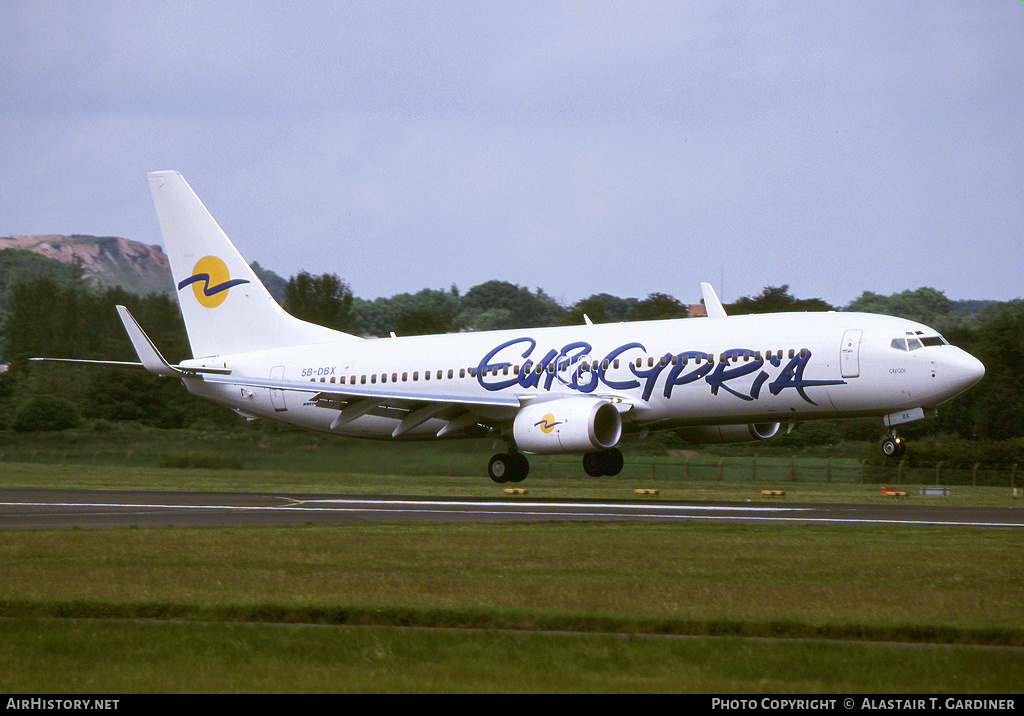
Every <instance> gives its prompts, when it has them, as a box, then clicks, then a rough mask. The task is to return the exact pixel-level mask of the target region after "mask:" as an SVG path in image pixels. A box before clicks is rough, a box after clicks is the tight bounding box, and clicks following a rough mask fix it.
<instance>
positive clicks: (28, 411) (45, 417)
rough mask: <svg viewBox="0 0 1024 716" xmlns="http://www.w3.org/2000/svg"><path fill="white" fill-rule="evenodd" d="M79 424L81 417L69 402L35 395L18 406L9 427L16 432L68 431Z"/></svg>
mask: <svg viewBox="0 0 1024 716" xmlns="http://www.w3.org/2000/svg"><path fill="white" fill-rule="evenodd" d="M81 422H82V416H81V415H80V414H79V412H78V408H76V407H75V404H74V403H72V402H71V401H70V400H68V399H66V398H59V397H57V396H53V395H37V396H35V397H33V398H29V399H28V400H26V401H24V402H23V403H22V404H21V405H19V406H18V409H17V410H16V411H15V413H14V420H13V421H12V422H11V427H12V428H14V429H15V430H16V431H18V432H33V431H39V430H68V429H70V428H77V427H78V426H79V424H81Z"/></svg>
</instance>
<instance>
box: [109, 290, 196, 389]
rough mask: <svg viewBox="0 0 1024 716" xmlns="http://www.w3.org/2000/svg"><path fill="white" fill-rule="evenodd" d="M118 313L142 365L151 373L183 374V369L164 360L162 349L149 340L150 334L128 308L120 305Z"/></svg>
mask: <svg viewBox="0 0 1024 716" xmlns="http://www.w3.org/2000/svg"><path fill="white" fill-rule="evenodd" d="M117 314H118V315H119V316H120V317H121V323H123V324H124V329H125V330H126V331H127V332H128V338H130V339H131V341H132V346H133V347H134V348H135V352H136V353H138V354H139V360H140V361H142V365H143V367H144V368H145V369H146V370H148V371H149V372H150V373H156V374H157V375H165V376H170V375H182V374H183V371H181V370H179V369H177V368H174V367H173V366H171V365H170V364H169V363H168V362H167V361H166V360H164V357H163V356H162V355H160V351H158V350H157V349H156V346H154V345H153V341H151V340H149V336H147V335H146V334H145V332H144V331H143V330H142V328H141V327H140V326H139V324H138V322H136V320H135V318H134V317H133V316H132V314H130V313H129V312H128V309H127V308H125V307H124V306H118V307H117Z"/></svg>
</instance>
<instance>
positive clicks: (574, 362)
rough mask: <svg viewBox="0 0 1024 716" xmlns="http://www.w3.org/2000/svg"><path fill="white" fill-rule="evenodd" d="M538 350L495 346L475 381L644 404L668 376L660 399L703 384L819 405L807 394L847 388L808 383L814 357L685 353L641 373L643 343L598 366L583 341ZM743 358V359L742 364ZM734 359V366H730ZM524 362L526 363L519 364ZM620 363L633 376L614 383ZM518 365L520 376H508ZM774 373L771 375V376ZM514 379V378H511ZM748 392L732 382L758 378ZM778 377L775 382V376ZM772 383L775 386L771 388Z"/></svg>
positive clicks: (748, 396)
mask: <svg viewBox="0 0 1024 716" xmlns="http://www.w3.org/2000/svg"><path fill="white" fill-rule="evenodd" d="M536 349H537V341H535V340H534V339H533V338H530V337H528V336H523V337H522V338H513V339H512V340H509V341H505V342H504V343H502V344H500V345H498V346H495V347H494V348H493V349H491V350H490V351H488V352H487V354H486V355H484V357H483V358H482V359H481V360H480V363H479V364H478V365H477V370H476V379H477V382H479V383H480V386H481V387H483V388H484V389H486V390H490V391H497V390H505V389H507V388H511V387H513V386H518V387H520V388H534V389H538V390H545V391H550V390H551V387H552V385H553V384H554V382H555V381H556V380H557V381H558V382H559V383H560V384H562V385H564V386H566V387H567V388H569V389H570V390H575V391H578V392H580V393H592V392H594V391H595V390H596V389H597V388H598V386H599V385H602V384H603V385H605V386H607V387H608V388H610V389H612V390H617V391H625V390H634V389H636V388H640V389H641V393H640V395H641V399H643V400H645V401H647V400H650V399H651V396H652V395H653V394H654V390H655V388H656V387H657V385H658V383H659V378H660V377H661V375H662V374H663V373H664V374H665V379H664V381H662V382H661V386H662V395H663V396H664V397H665V398H666V399H667V398H671V397H672V391H673V389H675V388H677V387H679V386H682V385H687V384H690V383H695V382H697V381H700V380H701V379H703V380H704V382H705V383H707V384H708V385H709V386H711V394H712V395H719V394H720V392H721V391H725V392H726V393H729V394H731V395H734V396H736V397H737V398H739V399H741V400H747V401H752V400H757V399H758V398H760V396H761V389H762V388H763V387H764V386H765V383H767V384H768V390H769V392H770V393H771V394H772V395H779V394H780V393H781V392H782V391H783V390H785V389H786V388H792V389H793V390H795V391H796V392H797V393H798V394H799V395H800V397H801V398H803V399H804V400H805V401H807V402H808V403H810V404H811V405H817V403H815V402H814V401H813V400H811V399H810V397H808V395H807V393H806V389H807V388H812V387H819V386H825V385H844V384H845V383H846V381H843V380H808V379H806V378H804V371H805V370H806V368H807V364H808V363H809V362H810V360H811V352H810V351H807V350H805V351H800V352H799V353H798V354H796V355H794V357H793V358H790V359H789V361H788V362H787V363H785V364H784V363H783V360H782V358H781V357H780V356H776V355H774V354H768V356H767V359H765V358H762V357H761V355H760V354H759V353H757V352H756V351H752V350H749V349H745V348H731V349H729V350H727V351H725V353H724V356H725V358H726V360H723V361H719V362H717V363H716V362H715V360H714V357H713V356H712V355H710V354H708V353H703V352H701V351H683V352H682V353H675V354H673V353H666V354H664V355H662V356H658V358H657V359H655V360H653V361H652V360H648V361H647V363H648V366H647V367H646V368H644V367H643V363H644V361H643V360H641V359H640V358H641V357H647V355H648V354H647V349H646V348H645V347H644V346H643V344H641V343H637V342H632V343H626V344H623V345H621V346H619V347H618V348H615V349H613V350H612V351H610V352H609V353H608V354H607V355H606V356H604V357H603V358H602V359H600V360H593V356H591V354H590V353H591V350H592V347H591V345H590V344H589V343H586V342H585V341H575V342H573V343H569V344H567V345H565V346H564V347H563V348H561V349H555V348H552V349H550V350H548V351H547V352H545V353H544V355H543V357H541V358H539V359H538V360H536V361H534V360H533V359H532V356H533V354H534V351H535V350H536ZM740 356H743V357H744V360H743V361H739V360H738V358H739V357H740ZM729 358H732V359H733V360H731V361H730V360H729ZM520 359H521V360H522V362H521V363H520ZM617 360H626V361H627V363H626V365H627V366H628V367H629V371H630V373H631V374H632V376H634V377H633V378H627V379H626V380H622V379H615V378H613V377H612V376H610V375H608V368H609V367H610V366H613V365H615V361H617ZM513 364H514V365H516V366H518V367H519V370H518V371H517V372H516V371H510V370H509V369H510V368H511V367H512V366H513ZM769 369H771V370H769ZM509 373H512V375H509ZM755 373H756V375H755V376H754V378H753V381H752V382H751V383H750V386H749V388H746V387H745V388H744V389H743V390H739V389H737V388H736V387H734V386H732V385H730V383H731V382H732V381H735V380H737V379H738V378H743V377H745V376H749V375H752V374H755ZM773 374H774V376H773ZM770 379H771V382H768V381H769V380H770Z"/></svg>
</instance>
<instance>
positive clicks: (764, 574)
mask: <svg viewBox="0 0 1024 716" xmlns="http://www.w3.org/2000/svg"><path fill="white" fill-rule="evenodd" d="M473 457H474V458H475V459H479V455H476V456H473ZM413 459H415V455H414V456H413ZM420 459H421V460H422V456H420ZM378 467H379V463H378ZM0 485H3V486H4V487H15V486H17V487H28V486H35V487H54V488H72V487H74V488H82V487H85V488H97V489H104V488H121V487H133V488H137V489H188V490H192V489H211V490H244V491H273V492H352V493H357V492H362V493H374V494H384V493H392V494H397V493H404V494H445V495H492V496H493V495H498V494H503V493H502V491H501V488H500V486H497V485H494V484H493V483H491V482H490V481H489V480H486V478H478V477H465V476H459V475H448V474H445V475H431V474H427V473H424V474H403V475H396V474H391V473H390V471H389V470H387V469H380V470H378V471H375V472H374V473H373V474H370V473H351V472H334V471H331V470H323V469H252V468H249V469H244V470H234V469H202V470H199V469H191V470H190V469H177V468H163V469H161V468H156V467H144V466H131V465H129V466H128V467H125V466H124V465H123V464H122V465H96V466H92V465H81V466H79V465H75V464H73V463H72V464H67V465H65V464H64V463H59V462H52V463H49V464H42V463H40V462H37V463H36V464H29V463H23V462H14V461H13V460H11V459H10V458H8V459H7V460H6V461H5V462H3V463H2V464H0ZM523 486H524V487H526V488H528V489H529V490H530V496H531V497H537V498H559V497H566V498H573V499H581V498H591V497H593V498H601V499H606V498H609V497H610V498H618V499H649V498H638V497H636V496H635V495H634V493H633V489H634V488H638V487H651V486H653V487H655V488H657V489H659V491H660V492H659V495H658V496H657V497H656V498H654V499H705V500H730V501H732V500H746V499H758V497H757V495H758V491H759V489H761V488H762V487H765V486H766V485H765V483H764V482H763V481H762V480H760V479H759V480H758V481H756V482H752V481H750V480H746V481H741V480H738V479H732V480H724V481H719V480H716V479H711V480H705V481H697V480H692V479H691V480H679V479H669V478H663V479H659V478H658V477H657V475H655V477H654V478H652V477H651V476H650V474H649V473H647V474H624V475H623V476H622V477H620V478H615V479H610V478H602V479H599V480H594V479H590V478H585V477H583V476H582V475H576V476H575V477H573V478H569V479H566V478H560V477H557V476H553V477H551V478H549V477H547V476H546V475H543V474H536V475H531V477H530V478H528V480H527V482H526V483H523ZM771 486H772V487H779V488H780V489H785V490H786V493H787V494H786V498H785V499H786V500H787V501H790V502H795V501H809V502H821V501H838V502H886V501H888V500H890V499H891V498H886V497H883V496H881V495H880V493H879V491H878V485H877V484H860V483H856V482H848V483H841V484H836V483H827V482H824V481H823V480H810V479H806V478H805V479H801V480H800V481H798V482H779V483H778V484H773V485H771ZM936 503H938V504H964V505H977V504H983V505H1002V506H1015V505H1017V504H1019V503H1016V502H1014V501H1013V499H1012V497H1011V496H1010V491H1009V489H1006V488H996V487H988V488H986V487H976V488H974V487H970V486H964V487H957V488H955V489H954V490H953V493H952V494H951V495H949V496H946V497H918V496H917V495H915V494H912V495H911V497H910V498H909V499H908V500H907V501H906V502H903V503H901V504H904V505H905V506H906V509H913V508H914V506H915V505H918V504H936ZM1022 547H1024V535H1022V534H1021V531H1020V530H1013V529H1000V528H993V529H979V528H964V527H948V528H946V527H928V526H919V527H916V526H915V527H911V526H903V527H866V526H857V525H847V526H823V525H783V526H763V525H741V524H714V523H699V524H698V523H679V524H660V523H659V524H645V523H640V524H637V523H603V522H602V523H596V522H595V523H556V522H552V523H539V524H425V523H403V524H358V525H344V526H317V525H306V526H300V527H280V528H260V529H255V528H253V529H247V528H196V529H119V530H54V531H49V530H41V531H15V530H2V531H0V575H2V576H0V616H3V617H5V618H4V619H3V620H2V621H0V637H2V641H3V644H4V649H2V650H0V690H5V691H8V692H12V693H13V692H33V693H38V692H49V693H54V692H62V693H72V692H73V693H85V692H111V693H128V692H308V691H325V692H326V691H337V692H537V691H541V692H559V691H569V692H661V691H670V692H671V691H678V692H700V693H710V692H715V693H725V692H733V693H736V692H738V693H755V692H790V693H792V692H833V693H836V692H882V693H895V692H918V693H924V692H929V693H932V692H961V693H966V692H1019V690H1020V684H1021V683H1022V678H1024V649H1022V647H1024V627H1022V626H1021V624H1022V622H1021V618H1020V617H1021V614H1020V612H1021V607H1022V605H1024V579H1022V578H1021V576H1020V567H1019V563H1020V555H1021V551H1022Z"/></svg>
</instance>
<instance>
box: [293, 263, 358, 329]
mask: <svg viewBox="0 0 1024 716" xmlns="http://www.w3.org/2000/svg"><path fill="white" fill-rule="evenodd" d="M351 308H352V290H351V289H350V288H349V287H348V284H346V283H345V282H344V281H342V280H341V279H340V278H338V276H337V274H333V273H325V274H322V275H320V276H313V275H311V274H310V273H308V272H306V271H299V273H298V275H297V276H293V277H292V278H290V279H288V285H287V286H286V287H285V299H284V310H286V311H288V313H290V314H292V315H293V316H295V317H296V318H300V319H302V320H303V321H309V322H310V323H316V324H317V325H320V326H326V327H327V328H333V329H335V330H339V331H344V330H347V329H348V325H349V311H350V310H351Z"/></svg>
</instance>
